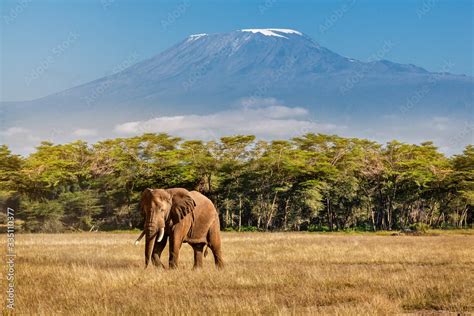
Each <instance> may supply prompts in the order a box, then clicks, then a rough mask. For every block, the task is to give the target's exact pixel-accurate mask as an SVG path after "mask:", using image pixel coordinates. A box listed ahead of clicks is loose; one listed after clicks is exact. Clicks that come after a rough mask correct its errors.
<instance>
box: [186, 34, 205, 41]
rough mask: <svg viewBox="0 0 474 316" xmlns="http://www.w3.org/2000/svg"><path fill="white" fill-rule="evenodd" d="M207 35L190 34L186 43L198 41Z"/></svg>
mask: <svg viewBox="0 0 474 316" xmlns="http://www.w3.org/2000/svg"><path fill="white" fill-rule="evenodd" d="M207 35H208V34H207V33H200V34H192V35H189V37H188V41H195V40H197V39H200V38H201V37H204V36H207Z"/></svg>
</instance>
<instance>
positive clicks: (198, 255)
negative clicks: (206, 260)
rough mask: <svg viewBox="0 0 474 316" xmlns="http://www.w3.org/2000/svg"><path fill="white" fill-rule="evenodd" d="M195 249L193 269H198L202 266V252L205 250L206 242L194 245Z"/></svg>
mask: <svg viewBox="0 0 474 316" xmlns="http://www.w3.org/2000/svg"><path fill="white" fill-rule="evenodd" d="M192 246H193V249H194V266H193V269H198V268H201V267H202V252H203V250H204V246H205V244H194V245H192Z"/></svg>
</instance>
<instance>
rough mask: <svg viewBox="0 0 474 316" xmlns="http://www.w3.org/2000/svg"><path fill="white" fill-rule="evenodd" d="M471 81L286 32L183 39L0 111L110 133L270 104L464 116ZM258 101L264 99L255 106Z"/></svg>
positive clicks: (13, 117)
mask: <svg viewBox="0 0 474 316" xmlns="http://www.w3.org/2000/svg"><path fill="white" fill-rule="evenodd" d="M473 88H474V83H473V78H472V77H467V76H459V75H452V74H449V73H431V72H428V71H426V70H425V69H422V68H420V67H416V66H414V65H403V64H398V63H393V62H390V61H387V60H374V61H370V62H362V61H358V60H354V59H351V58H346V57H343V56H340V55H338V54H337V53H334V52H332V51H330V50H328V49H326V48H324V47H321V46H320V45H319V44H318V43H316V42H315V41H314V40H312V39H311V38H309V37H308V36H306V35H304V34H302V33H300V32H298V31H294V30H288V29H247V30H239V31H234V32H230V33H220V34H196V35H191V36H189V37H188V38H186V39H184V40H183V41H181V42H179V43H177V44H176V45H174V46H173V47H171V48H169V49H167V50H165V51H163V52H161V53H159V54H158V55H156V56H154V57H152V58H150V59H147V60H144V61H141V62H139V63H137V64H135V65H132V66H131V67H129V68H127V69H124V70H123V71H120V72H118V73H115V74H112V75H110V76H106V77H104V78H100V79H98V80H95V81H93V82H90V83H87V84H84V85H81V86H78V87H74V88H71V89H68V90H66V91H63V92H60V93H57V94H53V95H50V96H47V97H44V98H41V99H38V100H33V101H29V102H20V103H3V104H2V109H3V117H4V118H6V121H7V124H10V125H12V126H18V125H20V126H23V125H28V126H37V125H39V122H41V121H44V120H48V121H51V117H53V118H56V121H55V123H53V124H57V125H58V126H70V125H71V124H73V125H74V124H75V125H79V126H82V125H81V124H86V123H87V124H89V125H90V126H94V125H100V126H107V127H110V126H114V125H115V124H117V123H121V122H124V121H131V120H142V119H145V118H150V117H155V116H163V115H177V114H209V113H214V112H216V111H223V110H227V109H229V108H233V107H236V106H239V105H242V104H244V105H251V106H258V103H259V102H261V101H262V100H265V99H269V98H272V99H276V100H278V102H280V103H281V104H285V105H287V106H299V107H304V108H306V109H308V110H309V111H310V113H311V114H312V115H313V116H315V117H317V118H318V119H324V120H334V119H337V118H340V117H350V118H351V120H354V121H358V122H363V120H367V119H370V118H377V117H379V116H381V115H393V114H403V115H408V116H409V117H422V116H425V115H426V114H427V113H429V114H430V115H437V116H444V115H457V116H459V117H463V116H466V115H470V114H471V112H470V111H471V110H472V93H473V91H474V89H473ZM262 102H263V101H262Z"/></svg>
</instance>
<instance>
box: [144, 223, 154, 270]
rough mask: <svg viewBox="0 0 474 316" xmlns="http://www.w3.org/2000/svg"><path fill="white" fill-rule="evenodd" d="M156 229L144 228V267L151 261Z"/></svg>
mask: <svg viewBox="0 0 474 316" xmlns="http://www.w3.org/2000/svg"><path fill="white" fill-rule="evenodd" d="M156 233H157V229H155V228H153V227H150V228H146V243H145V267H147V266H148V263H149V262H150V260H151V255H152V253H153V247H154V246H155V240H156Z"/></svg>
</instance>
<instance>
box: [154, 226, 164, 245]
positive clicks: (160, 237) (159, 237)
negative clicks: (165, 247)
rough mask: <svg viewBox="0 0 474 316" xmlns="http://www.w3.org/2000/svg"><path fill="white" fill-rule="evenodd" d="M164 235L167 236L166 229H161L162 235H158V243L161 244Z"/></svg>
mask: <svg viewBox="0 0 474 316" xmlns="http://www.w3.org/2000/svg"><path fill="white" fill-rule="evenodd" d="M164 235H165V229H164V228H160V234H159V235H158V239H157V240H156V242H160V241H161V240H162V239H163V236H164Z"/></svg>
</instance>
